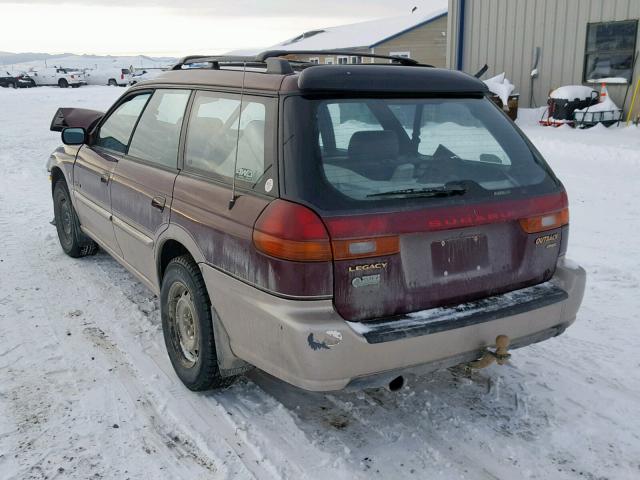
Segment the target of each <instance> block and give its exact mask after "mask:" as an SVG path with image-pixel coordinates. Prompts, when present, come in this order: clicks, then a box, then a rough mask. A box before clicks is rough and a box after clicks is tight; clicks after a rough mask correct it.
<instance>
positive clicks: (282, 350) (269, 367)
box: [201, 259, 586, 391]
mask: <svg viewBox="0 0 640 480" xmlns="http://www.w3.org/2000/svg"><path fill="white" fill-rule="evenodd" d="M201 268H202V272H203V276H204V279H205V283H206V285H207V289H208V291H209V295H210V296H211V300H212V302H213V304H214V305H215V308H216V311H217V313H218V316H219V317H220V319H221V321H222V324H223V326H224V328H225V330H226V332H227V334H228V337H229V346H230V349H231V351H232V352H233V354H234V355H236V356H237V357H239V358H241V359H242V360H245V361H247V362H248V363H251V364H252V365H255V366H256V367H258V368H260V369H261V370H264V371H266V372H267V373H270V374H271V375H274V376H276V377H278V378H280V379H282V380H285V381H287V382H289V383H291V384H293V385H295V386H297V387H300V388H304V389H306V390H314V391H328V390H340V389H343V388H345V387H347V386H349V385H352V386H357V385H362V386H365V385H367V384H370V383H371V380H373V379H384V378H386V377H392V376H394V375H397V374H398V372H400V371H403V370H407V369H409V370H415V369H418V370H420V371H428V370H434V369H437V368H443V367H446V366H450V365H455V364H458V363H462V362H465V361H469V360H473V359H475V358H478V357H479V356H480V352H481V351H482V350H483V349H484V348H485V347H487V346H491V345H493V343H494V342H495V338H496V336H497V335H508V336H509V337H510V338H511V339H512V344H513V346H514V347H516V348H517V347H522V346H525V345H528V344H531V343H535V342H539V341H542V340H545V339H546V338H549V337H552V336H555V335H558V334H560V333H562V332H563V331H564V330H565V329H566V328H567V327H568V326H569V325H570V324H571V323H573V322H574V320H575V318H576V313H577V311H578V308H579V306H580V303H581V302H582V297H583V295H584V288H585V281H586V274H585V271H584V270H583V269H582V268H581V267H579V266H578V265H575V264H573V263H572V262H570V261H566V260H564V259H561V260H560V261H559V263H558V268H557V270H556V274H555V275H554V277H553V278H552V279H551V280H550V282H548V284H544V285H547V287H545V288H548V290H547V291H539V292H538V294H537V296H536V298H537V299H538V300H539V301H533V302H529V304H527V301H529V300H531V299H532V298H533V297H532V296H527V295H523V296H521V297H519V298H520V300H518V296H517V295H515V297H516V298H515V300H514V299H513V297H514V293H516V292H512V293H510V294H506V295H505V296H502V297H507V296H509V299H507V300H509V301H508V302H506V303H504V305H503V306H506V307H507V308H504V309H495V308H494V310H493V312H492V311H491V308H489V307H487V305H480V306H479V308H478V312H479V315H477V316H473V318H472V320H471V321H469V318H467V319H466V320H464V319H463V320H462V321H460V323H459V325H462V326H460V327H457V328H452V327H454V326H452V325H449V326H448V327H447V328H446V329H443V328H442V324H439V325H440V326H439V327H438V326H437V325H436V324H438V321H440V322H447V321H451V318H445V317H443V316H442V315H436V316H434V311H435V310H438V311H439V312H440V313H441V311H442V310H443V309H434V310H427V311H425V312H420V313H419V314H416V315H415V316H414V318H413V320H414V321H413V322H407V324H406V325H405V327H406V328H403V327H399V328H396V327H391V328H392V330H393V334H392V335H388V333H389V325H390V324H391V322H380V323H379V324H378V325H377V327H380V326H381V328H379V329H378V333H380V332H382V336H376V335H373V336H372V335H371V333H372V332H375V331H376V326H375V325H374V326H372V325H371V324H369V325H367V326H365V325H364V324H361V323H357V324H356V323H350V322H345V321H344V319H342V317H340V316H339V315H338V314H337V313H336V311H335V309H334V307H333V303H332V301H331V300H309V301H304V300H288V299H283V298H279V297H276V296H274V295H270V294H268V293H265V292H262V291H260V290H258V289H256V288H254V287H251V286H249V285H246V284H245V283H243V282H240V281H238V280H236V279H233V278H231V277H230V276H228V275H226V274H224V273H221V272H219V271H218V270H216V269H214V268H212V267H209V266H207V265H202V266H201ZM534 288H535V287H534ZM525 290H527V289H525ZM551 297H553V298H551ZM525 299H528V300H527V301H525ZM434 318H435V320H436V321H435V322H434ZM421 320H422V323H421ZM401 321H403V320H401ZM456 321H459V319H457V320H456ZM385 323H386V324H385ZM434 325H436V327H435V328H434ZM417 327H420V328H422V330H420V329H418V330H416V328H417Z"/></svg>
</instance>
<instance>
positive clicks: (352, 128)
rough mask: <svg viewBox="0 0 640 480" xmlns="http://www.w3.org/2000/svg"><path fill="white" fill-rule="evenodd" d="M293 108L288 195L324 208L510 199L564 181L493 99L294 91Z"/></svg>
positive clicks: (287, 165)
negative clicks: (318, 95)
mask: <svg viewBox="0 0 640 480" xmlns="http://www.w3.org/2000/svg"><path fill="white" fill-rule="evenodd" d="M285 110H286V113H285V116H286V117H292V118H295V120H291V121H286V122H285V125H286V127H287V128H289V129H290V130H291V131H290V132H286V131H285V138H290V137H291V134H293V137H291V138H293V139H294V142H293V143H294V145H290V146H285V150H284V151H285V169H286V178H288V179H289V180H288V181H287V185H286V191H287V192H295V195H298V196H302V197H303V199H305V200H309V201H310V202H312V203H315V204H322V206H334V207H339V206H340V205H342V206H344V205H350V206H356V205H357V204H364V202H367V203H373V202H398V201H405V202H406V201H407V199H411V200H412V201H415V200H417V198H420V199H421V200H420V201H428V200H426V199H437V198H442V197H444V196H448V195H450V196H456V197H465V199H467V198H469V197H478V196H498V195H499V196H509V195H517V194H518V193H527V192H531V191H535V190H536V187H540V188H544V187H547V188H548V187H550V186H551V187H555V186H556V185H555V181H554V180H553V179H552V178H551V176H550V175H549V170H548V167H547V166H546V165H545V164H544V162H543V161H542V160H541V159H539V158H538V157H537V156H536V154H535V152H533V151H532V149H531V148H530V147H529V145H528V144H527V142H526V141H525V140H524V139H523V137H522V136H521V135H520V134H519V133H518V131H517V130H516V129H515V128H514V127H513V125H512V124H511V123H510V122H509V121H508V120H507V119H506V118H504V116H503V115H502V114H501V113H500V112H499V111H498V110H497V109H496V108H495V107H494V105H493V104H491V103H490V101H489V100H488V99H486V98H483V97H479V98H447V99H434V98H426V99H389V98H357V99H349V98H340V99H306V98H303V97H291V98H289V99H287V101H286V103H285ZM303 119H304V121H303ZM287 120H288V118H287ZM307 159H313V161H312V163H309V162H308V160H307ZM301 162H304V164H305V168H304V171H303V169H302V168H301V165H300V163H301ZM311 172H314V173H311ZM314 176H315V178H314ZM294 183H295V184H294ZM312 184H323V185H324V191H325V192H326V191H327V189H329V191H330V192H332V194H333V195H331V196H327V195H326V194H325V195H323V194H322V193H321V192H322V190H323V188H318V187H315V186H314V185H312ZM301 185H303V186H301ZM314 192H317V193H314Z"/></svg>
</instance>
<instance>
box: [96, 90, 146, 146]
mask: <svg viewBox="0 0 640 480" xmlns="http://www.w3.org/2000/svg"><path fill="white" fill-rule="evenodd" d="M150 96H151V93H142V94H140V95H136V96H134V97H129V98H128V99H126V100H125V101H124V103H121V104H120V105H119V106H118V108H116V110H115V111H114V112H113V113H112V114H111V115H109V118H107V120H106V121H105V122H104V123H103V124H102V126H101V127H100V130H99V132H98V135H97V138H96V141H95V146H97V147H102V148H107V149H109V150H113V151H115V152H118V153H126V151H127V146H128V145H129V140H130V139H131V132H133V128H134V127H135V125H136V121H137V120H138V117H139V116H140V113H141V112H142V110H143V109H144V106H145V105H146V104H147V100H149V97H150Z"/></svg>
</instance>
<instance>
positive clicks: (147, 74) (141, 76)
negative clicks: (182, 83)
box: [130, 68, 164, 85]
mask: <svg viewBox="0 0 640 480" xmlns="http://www.w3.org/2000/svg"><path fill="white" fill-rule="evenodd" d="M163 72H164V70H162V69H159V68H157V69H149V70H136V71H135V72H134V73H133V75H132V76H131V82H130V83H131V85H135V84H136V83H140V82H144V81H147V80H153V79H155V78H157V77H158V76H160V75H162V73H163Z"/></svg>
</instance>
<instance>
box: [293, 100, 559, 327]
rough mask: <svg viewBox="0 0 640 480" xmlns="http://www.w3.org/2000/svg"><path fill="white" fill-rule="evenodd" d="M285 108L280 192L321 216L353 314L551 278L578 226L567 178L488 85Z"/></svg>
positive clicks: (340, 300) (343, 303)
mask: <svg viewBox="0 0 640 480" xmlns="http://www.w3.org/2000/svg"><path fill="white" fill-rule="evenodd" d="M285 119H286V120H285V127H284V135H285V138H287V139H288V141H287V142H286V143H285V149H284V174H285V175H284V179H285V185H284V187H285V188H284V189H283V190H284V193H283V197H284V198H286V199H288V200H290V201H295V202H298V203H301V204H303V205H305V206H307V207H308V208H310V209H312V210H314V211H315V212H316V213H317V214H318V216H319V217H320V218H321V219H322V221H323V222H324V224H325V226H326V229H327V232H328V236H329V238H330V242H331V246H332V258H333V267H334V275H333V277H334V303H335V307H336V310H337V311H338V312H339V313H340V315H341V316H342V317H343V318H345V319H346V320H351V321H368V320H375V319H380V318H388V317H393V316H396V315H401V314H404V313H409V312H415V311H420V310H425V309H430V308H434V307H442V306H449V305H454V304H459V303H463V302H467V301H471V300H475V299H479V298H484V297H488V296H491V295H496V294H499V293H503V292H508V291H512V290H516V289H520V288H524V287H527V286H530V285H535V284H538V283H542V282H544V281H546V280H548V279H549V278H551V276H552V275H553V273H554V271H555V265H556V262H557V259H558V256H559V255H560V254H561V252H562V251H563V249H564V248H565V245H566V239H567V232H568V226H567V224H568V210H567V197H566V194H565V192H564V188H563V187H562V185H561V183H560V182H559V181H558V180H557V179H556V178H555V177H554V175H553V173H552V172H551V171H550V169H549V167H548V166H547V165H546V163H545V162H544V160H543V159H542V158H541V156H540V155H539V153H538V152H536V151H535V149H534V148H533V146H532V145H531V144H530V143H529V142H528V141H527V140H526V138H525V137H524V136H523V135H522V134H521V132H519V131H518V130H517V128H516V127H515V126H514V125H513V124H512V123H511V122H510V121H509V120H508V119H507V118H506V117H505V116H504V115H503V114H502V113H501V112H500V111H499V110H498V109H497V108H496V107H495V106H494V105H493V104H492V103H491V102H490V101H489V100H488V99H487V98H485V97H484V96H482V95H461V94H458V95H438V96H434V95H430V96H429V95H423V96H418V95H414V96H407V95H403V96H398V95H394V96H390V95H384V94H371V95H366V96H363V95H358V96H355V95H351V96H348V95H341V96H336V95H330V94H322V95H310V96H300V97H290V98H288V99H287V100H286V102H285Z"/></svg>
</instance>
